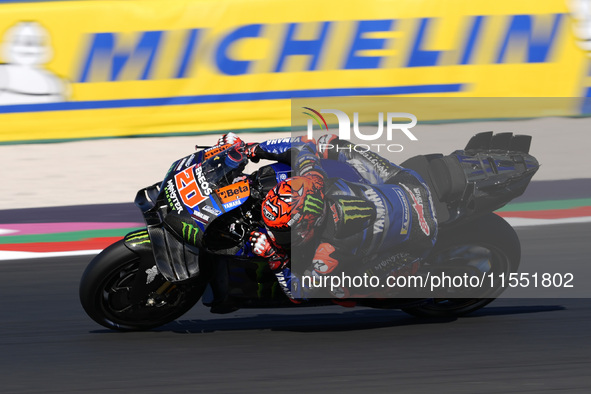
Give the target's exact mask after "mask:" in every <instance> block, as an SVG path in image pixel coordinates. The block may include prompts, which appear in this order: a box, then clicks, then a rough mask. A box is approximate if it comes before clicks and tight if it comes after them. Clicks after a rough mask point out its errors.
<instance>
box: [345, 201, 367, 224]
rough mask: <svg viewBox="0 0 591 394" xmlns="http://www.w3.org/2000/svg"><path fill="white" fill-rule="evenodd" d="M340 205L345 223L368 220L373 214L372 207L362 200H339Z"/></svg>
mask: <svg viewBox="0 0 591 394" xmlns="http://www.w3.org/2000/svg"><path fill="white" fill-rule="evenodd" d="M340 203H341V204H340V205H341V208H342V209H343V218H344V220H345V223H347V222H348V221H350V220H357V219H363V220H365V219H370V218H371V214H372V213H373V209H372V207H370V206H368V205H367V201H364V200H341V201H340Z"/></svg>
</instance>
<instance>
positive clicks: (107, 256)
mask: <svg viewBox="0 0 591 394" xmlns="http://www.w3.org/2000/svg"><path fill="white" fill-rule="evenodd" d="M140 267H142V268H141V269H144V268H145V267H143V266H141V264H140V258H139V256H137V255H136V254H135V253H133V252H131V251H130V250H129V249H128V248H127V247H126V246H125V245H124V244H123V241H119V242H117V243H115V244H113V245H111V246H109V247H108V248H107V249H105V250H104V251H102V252H101V253H100V254H99V255H98V256H96V257H95V258H94V259H93V260H92V261H91V262H90V264H89V265H88V267H87V268H86V270H85V271H84V274H83V275H82V279H81V281H80V293H79V294H80V302H81V304H82V307H83V308H84V310H85V311H86V313H87V314H88V316H90V317H91V318H92V319H93V320H94V321H95V322H97V323H98V324H100V325H102V326H105V327H107V328H110V329H115V330H122V331H129V330H147V329H150V328H154V327H158V326H161V325H163V324H166V323H168V322H171V321H173V320H175V319H177V318H178V317H180V316H182V315H183V314H185V313H186V312H187V311H188V310H189V309H191V308H192V307H193V306H194V305H195V304H196V303H197V301H199V298H200V297H201V295H202V294H203V291H204V289H205V285H206V284H205V283H201V282H200V281H199V280H197V281H193V282H191V283H181V284H175V283H171V282H168V281H166V280H165V279H164V277H163V276H162V275H160V274H157V273H156V271H155V270H154V271H153V274H152V273H151V274H150V275H149V278H150V279H151V281H150V283H149V284H148V285H145V286H142V289H144V291H145V294H140V295H137V294H133V290H134V285H135V286H137V282H136V277H137V275H138V273H139V272H140ZM154 274H155V276H153V275H154Z"/></svg>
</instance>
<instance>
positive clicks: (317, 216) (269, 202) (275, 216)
mask: <svg viewBox="0 0 591 394" xmlns="http://www.w3.org/2000/svg"><path fill="white" fill-rule="evenodd" d="M324 212H325V207H324V194H323V193H322V189H321V188H319V187H318V184H316V183H315V182H314V180H313V179H310V178H308V177H304V176H296V177H293V178H289V179H286V180H285V181H282V182H280V183H278V184H277V186H275V187H274V188H273V189H271V190H270V191H269V193H267V196H266V197H265V199H264V201H263V206H262V216H263V221H264V223H265V226H266V227H267V230H268V233H269V236H270V238H271V240H272V241H273V242H274V243H275V244H276V245H277V246H280V247H281V248H284V249H290V248H291V247H293V246H298V245H301V244H303V243H306V242H308V241H309V240H310V239H311V238H312V236H313V235H314V229H315V228H316V227H318V226H319V225H320V224H321V223H322V220H323V218H324Z"/></svg>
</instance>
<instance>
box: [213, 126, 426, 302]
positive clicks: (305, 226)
mask: <svg viewBox="0 0 591 394" xmlns="http://www.w3.org/2000/svg"><path fill="white" fill-rule="evenodd" d="M224 144H233V145H236V146H237V147H241V149H242V150H243V151H244V152H245V154H246V156H247V157H248V158H249V159H251V160H252V161H255V162H257V161H258V160H260V159H268V160H274V161H279V162H284V163H287V164H290V165H291V168H292V177H291V178H289V179H287V180H285V181H282V182H280V183H279V184H277V185H276V186H275V187H274V188H272V189H271V190H270V191H269V192H268V194H267V195H266V197H265V199H264V201H263V204H262V217H263V221H264V224H265V230H266V233H265V232H263V231H254V232H252V233H251V235H250V243H251V245H252V251H253V253H254V254H256V255H258V256H260V257H262V258H265V259H267V261H268V263H269V267H270V268H271V270H272V271H273V273H274V274H275V275H276V277H277V279H278V282H279V284H280V286H281V288H282V290H283V291H284V292H285V294H286V295H287V296H288V297H289V298H290V299H291V300H292V301H294V302H297V299H300V298H310V297H313V296H314V295H315V294H318V289H313V288H310V287H308V286H306V287H303V286H302V283H300V282H301V276H302V273H295V272H292V266H291V265H292V264H291V260H292V259H293V258H294V257H296V255H297V258H302V259H307V260H299V261H312V264H311V265H310V266H309V268H308V269H307V270H306V271H305V274H306V275H311V276H312V277H315V278H316V279H318V278H319V277H321V276H324V275H328V274H333V275H334V274H335V273H337V272H342V271H343V270H344V269H345V268H346V269H351V268H352V267H353V269H354V270H355V272H356V273H358V274H361V275H362V274H364V273H365V274H368V275H373V276H378V277H379V278H381V279H383V278H385V277H387V276H390V275H400V274H401V273H404V272H405V271H406V272H407V273H408V272H415V271H416V270H417V268H418V264H419V262H420V260H421V257H423V256H424V255H425V254H426V253H428V251H429V250H430V249H431V248H432V247H433V245H434V244H435V241H436V236H437V221H436V218H435V211H434V209H433V204H432V200H431V195H430V192H429V189H428V187H427V186H426V184H425V183H424V182H423V180H422V179H421V178H420V176H419V175H418V174H416V173H415V172H414V171H411V170H408V169H404V168H402V167H399V166H397V165H394V164H392V163H391V162H389V161H388V160H386V159H385V158H383V157H381V156H379V155H378V154H376V153H374V152H371V151H363V150H356V148H355V145H353V144H352V143H350V142H348V141H345V140H340V139H339V138H338V137H337V136H336V135H324V136H322V137H320V138H319V139H318V141H314V140H308V139H307V138H305V137H297V138H286V139H280V140H268V141H265V142H262V143H250V144H244V142H242V140H240V138H239V137H238V136H237V135H235V134H233V133H229V134H226V135H224V136H223V137H222V138H220V141H219V145H224ZM321 159H328V160H334V161H340V162H346V163H347V164H348V165H349V167H351V168H354V172H355V174H356V175H357V176H358V177H359V179H360V181H359V182H350V181H345V180H344V179H340V178H329V177H328V176H327V174H326V172H325V171H324V169H323V167H322V163H323V162H324V163H325V164H326V163H327V161H321ZM302 246H305V247H302ZM296 250H297V252H296ZM292 290H293V291H292ZM367 290H368V289H365V290H364V289H352V288H346V287H341V288H340V289H338V291H333V292H332V296H334V297H337V298H341V299H346V298H349V297H354V296H367V295H368V293H367Z"/></svg>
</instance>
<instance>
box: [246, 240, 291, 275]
mask: <svg viewBox="0 0 591 394" xmlns="http://www.w3.org/2000/svg"><path fill="white" fill-rule="evenodd" d="M249 241H250V244H251V246H252V252H253V253H254V254H256V255H257V256H259V257H262V258H264V259H268V263H269V268H271V270H272V271H276V270H279V269H281V268H283V267H285V266H286V265H287V263H288V261H289V257H288V256H287V255H286V254H285V253H283V252H281V251H279V250H278V249H277V248H275V247H274V246H273V244H272V243H271V240H270V239H269V237H267V234H263V233H260V232H258V231H253V232H252V233H250V239H249Z"/></svg>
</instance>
